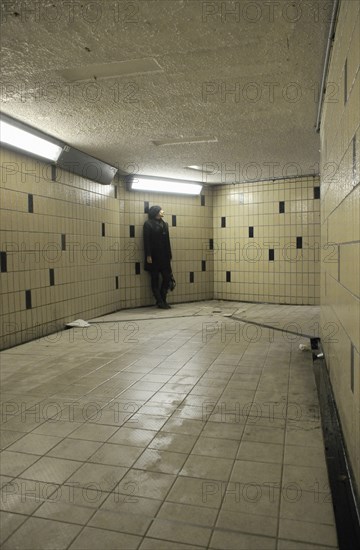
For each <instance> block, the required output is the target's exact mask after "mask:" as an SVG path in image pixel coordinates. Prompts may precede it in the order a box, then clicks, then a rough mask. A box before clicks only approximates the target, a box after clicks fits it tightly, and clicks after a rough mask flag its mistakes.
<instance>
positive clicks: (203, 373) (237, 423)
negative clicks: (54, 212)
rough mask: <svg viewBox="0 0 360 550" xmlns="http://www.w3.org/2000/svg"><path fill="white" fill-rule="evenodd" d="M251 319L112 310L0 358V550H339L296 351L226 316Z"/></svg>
mask: <svg viewBox="0 0 360 550" xmlns="http://www.w3.org/2000/svg"><path fill="white" fill-rule="evenodd" d="M278 307H281V308H282V309H281V318H282V319H283V320H286V319H292V317H291V315H292V313H293V312H292V311H291V306H289V310H287V309H286V307H284V306H268V307H267V310H266V323H265V324H269V323H270V324H271V322H272V319H275V320H276V322H277V321H278V319H279V313H278V311H279V310H278V309H277V308H278ZM248 308H249V304H239V303H235V302H234V303H229V302H224V303H221V302H218V301H214V302H201V303H193V304H181V305H177V306H175V307H174V308H173V309H171V310H170V311H167V310H166V311H162V310H156V309H153V308H143V309H141V310H133V311H123V312H119V313H117V314H113V315H111V316H108V317H103V318H99V319H98V320H96V322H94V324H93V325H92V326H91V327H88V328H84V329H81V328H76V329H71V330H66V331H63V332H61V333H58V334H55V335H52V336H49V337H46V338H43V339H41V340H39V341H34V342H30V343H27V344H24V345H23V346H18V347H17V348H13V349H10V350H8V351H6V352H3V353H2V356H1V365H2V392H3V393H2V418H1V420H2V445H1V448H2V452H1V455H0V457H1V467H2V478H1V482H2V499H1V510H2V511H1V526H2V529H1V539H2V541H3V548H4V550H10V549H11V550H13V549H21V550H23V549H24V550H25V549H29V550H30V549H31V550H35V549H36V550H41V549H68V548H69V549H71V550H75V549H78V550H80V549H81V550H85V549H96V550H98V549H100V548H101V549H104V550H110V549H111V550H117V549H119V550H120V549H124V550H125V549H126V550H127V549H140V550H145V549H154V550H155V549H156V550H161V549H166V550H172V549H179V550H181V549H184V550H186V549H191V548H192V549H201V548H209V549H221V550H227V549H229V550H230V549H234V550H241V549H244V550H250V549H258V550H267V549H269V550H292V549H296V550H310V549H316V550H321V549H325V548H328V549H329V548H332V549H334V548H337V538H336V530H335V526H334V516H333V510H332V503H331V495H330V492H329V486H328V478H327V470H326V464H325V459H324V451H323V440H322V433H321V427H320V419H319V413H318V401H317V393H316V387H315V382H314V376H313V370H312V360H311V354H310V353H308V352H301V351H300V350H299V344H300V343H308V340H306V339H305V338H301V337H299V336H296V335H294V334H291V333H283V332H279V331H275V330H273V329H271V328H264V327H260V326H257V325H253V324H246V323H244V322H239V321H237V320H234V319H233V318H231V315H233V314H236V312H239V311H243V312H244V311H246V309H248ZM310 310H311V311H310ZM287 312H288V313H289V316H288V317H287ZM316 314H317V311H316V309H315V308H313V307H311V308H307V307H302V308H301V310H300V311H297V312H296V319H297V320H296V322H297V323H299V324H300V325H301V324H302V323H303V326H304V327H307V326H308V324H309V315H312V316H313V320H315V322H316ZM257 322H259V316H258V315H257ZM274 322H275V321H274ZM301 332H302V333H303V334H305V333H306V331H305V329H304V330H302V331H301Z"/></svg>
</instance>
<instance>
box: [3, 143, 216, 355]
mask: <svg viewBox="0 0 360 550" xmlns="http://www.w3.org/2000/svg"><path fill="white" fill-rule="evenodd" d="M1 166H2V187H1V190H0V191H1V195H0V199H1V208H2V212H1V245H0V252H1V271H2V272H1V334H2V341H1V347H3V348H6V347H9V346H13V345H15V344H19V343H21V342H25V341H27V340H31V339H34V338H36V337H40V336H44V335H46V334H50V333H52V332H54V331H56V330H59V329H62V328H63V326H64V324H65V323H68V322H70V321H73V320H75V319H79V318H82V319H91V318H93V317H96V316H98V315H102V314H105V313H110V312H112V311H116V310H118V309H121V308H127V307H136V306H140V305H148V304H153V303H154V299H153V297H152V296H151V292H150V282H149V275H148V274H147V273H146V272H144V270H143V245H142V226H143V223H144V221H145V220H146V219H147V214H146V213H145V203H146V202H149V203H150V206H151V205H153V204H160V205H161V206H162V207H163V209H164V210H165V211H166V220H167V221H168V223H169V226H170V235H171V242H172V247H173V257H174V261H173V270H174V273H175V274H176V280H177V287H176V289H175V290H174V292H173V294H172V295H171V301H175V302H181V301H191V300H201V299H209V298H212V295H213V260H212V257H211V255H210V256H209V253H208V248H209V239H210V238H211V236H212V197H211V193H210V192H208V191H204V193H203V197H202V198H201V197H199V196H197V197H182V198H180V197H172V196H170V195H146V194H143V193H135V192H128V191H127V190H126V187H125V185H124V183H121V182H115V183H114V185H111V186H104V185H100V184H96V183H94V182H92V181H90V180H87V179H85V178H80V177H78V176H76V175H74V174H70V173H68V172H65V171H62V170H60V169H56V181H52V171H51V167H50V166H47V165H46V164H44V163H42V162H39V161H36V160H34V159H30V158H28V157H24V156H22V155H18V154H16V153H14V152H10V151H7V150H2V151H1ZM173 216H175V217H176V222H175V219H173ZM173 223H174V224H175V223H176V225H174V226H173ZM130 226H133V231H134V233H130ZM131 235H134V236H131ZM203 261H205V262H206V263H205V265H204V264H203ZM190 273H193V276H192V279H191V280H192V281H193V282H190Z"/></svg>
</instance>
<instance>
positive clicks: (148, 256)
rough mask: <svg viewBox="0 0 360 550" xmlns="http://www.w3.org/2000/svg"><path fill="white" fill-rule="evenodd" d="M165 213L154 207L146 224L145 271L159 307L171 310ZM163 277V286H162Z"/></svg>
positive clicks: (144, 228)
mask: <svg viewBox="0 0 360 550" xmlns="http://www.w3.org/2000/svg"><path fill="white" fill-rule="evenodd" d="M164 214H165V213H164V211H163V210H162V208H161V206H152V207H151V208H150V209H149V213H148V219H147V220H146V222H145V223H144V227H143V237H144V252H145V271H148V272H149V273H150V277H151V290H152V293H153V295H154V298H155V300H156V305H157V307H159V308H161V309H169V308H170V307H171V306H169V304H168V303H167V301H166V295H167V291H168V288H169V283H170V278H171V274H172V271H171V265H170V261H171V258H172V254H171V246H170V236H169V226H168V224H167V222H165V221H164V219H163V218H164ZM160 276H161V284H160Z"/></svg>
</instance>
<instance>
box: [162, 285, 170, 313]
mask: <svg viewBox="0 0 360 550" xmlns="http://www.w3.org/2000/svg"><path fill="white" fill-rule="evenodd" d="M160 294H161V298H162V301H163V303H164V304H165V309H171V305H170V304H168V303H167V301H166V294H167V292H165V291H164V290H162V291H161V293H160Z"/></svg>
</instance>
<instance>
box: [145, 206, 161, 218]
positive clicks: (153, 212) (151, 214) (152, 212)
mask: <svg viewBox="0 0 360 550" xmlns="http://www.w3.org/2000/svg"><path fill="white" fill-rule="evenodd" d="M160 210H161V206H152V207H151V208H150V209H149V214H148V216H149V218H150V219H154V218H156V216H157V215H158V213H159V212H160Z"/></svg>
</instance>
